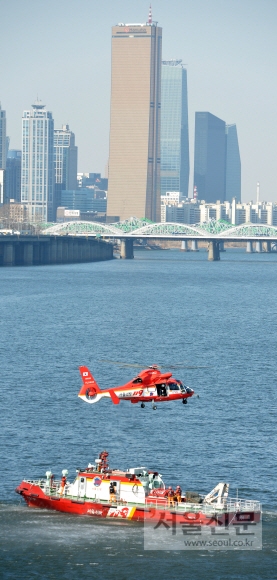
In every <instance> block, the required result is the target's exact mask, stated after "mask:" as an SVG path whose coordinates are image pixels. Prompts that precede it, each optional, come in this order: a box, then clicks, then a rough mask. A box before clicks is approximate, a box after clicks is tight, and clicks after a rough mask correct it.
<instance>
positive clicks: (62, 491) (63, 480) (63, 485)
mask: <svg viewBox="0 0 277 580" xmlns="http://www.w3.org/2000/svg"><path fill="white" fill-rule="evenodd" d="M65 484H66V477H65V475H63V476H62V479H61V487H60V495H64V493H65Z"/></svg>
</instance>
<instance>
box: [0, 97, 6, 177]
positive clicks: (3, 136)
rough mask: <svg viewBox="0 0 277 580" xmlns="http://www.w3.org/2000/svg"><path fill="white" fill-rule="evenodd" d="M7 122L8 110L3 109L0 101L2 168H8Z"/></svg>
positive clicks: (0, 158)
mask: <svg viewBox="0 0 277 580" xmlns="http://www.w3.org/2000/svg"><path fill="white" fill-rule="evenodd" d="M6 130H7V123H6V111H3V109H1V103H0V169H6V159H7V136H6Z"/></svg>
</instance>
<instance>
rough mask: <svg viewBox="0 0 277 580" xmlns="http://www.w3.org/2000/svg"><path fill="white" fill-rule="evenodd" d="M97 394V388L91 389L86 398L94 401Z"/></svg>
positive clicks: (87, 391) (88, 390)
mask: <svg viewBox="0 0 277 580" xmlns="http://www.w3.org/2000/svg"><path fill="white" fill-rule="evenodd" d="M96 393H97V391H96V389H95V387H89V388H88V389H87V390H86V398H87V399H89V400H90V399H94V397H95V395H96Z"/></svg>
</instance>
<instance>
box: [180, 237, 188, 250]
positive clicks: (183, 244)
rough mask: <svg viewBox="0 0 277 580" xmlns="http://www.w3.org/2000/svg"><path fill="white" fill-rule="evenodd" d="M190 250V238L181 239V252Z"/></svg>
mask: <svg viewBox="0 0 277 580" xmlns="http://www.w3.org/2000/svg"><path fill="white" fill-rule="evenodd" d="M188 251H189V247H188V240H182V241H181V252H188Z"/></svg>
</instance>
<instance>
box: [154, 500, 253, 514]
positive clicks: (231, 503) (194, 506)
mask: <svg viewBox="0 0 277 580" xmlns="http://www.w3.org/2000/svg"><path fill="white" fill-rule="evenodd" d="M147 506H148V507H155V508H156V509H159V510H162V509H164V510H168V509H169V508H170V509H174V510H175V509H176V510H177V511H178V512H181V513H183V512H184V513H186V512H190V513H198V512H202V513H204V514H207V515H209V514H211V513H216V512H217V511H218V512H222V511H224V512H241V511H243V512H246V511H255V512H256V511H257V512H259V511H261V504H260V502H259V501H255V500H246V499H238V498H230V499H229V500H227V501H226V500H225V501H224V502H222V503H211V504H209V503H205V502H202V503H191V502H181V503H180V502H179V503H178V504H177V502H175V504H174V505H171V506H169V505H168V502H166V503H164V504H161V503H160V502H159V500H158V499H157V500H155V499H154V498H153V500H152V498H151V502H147Z"/></svg>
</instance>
